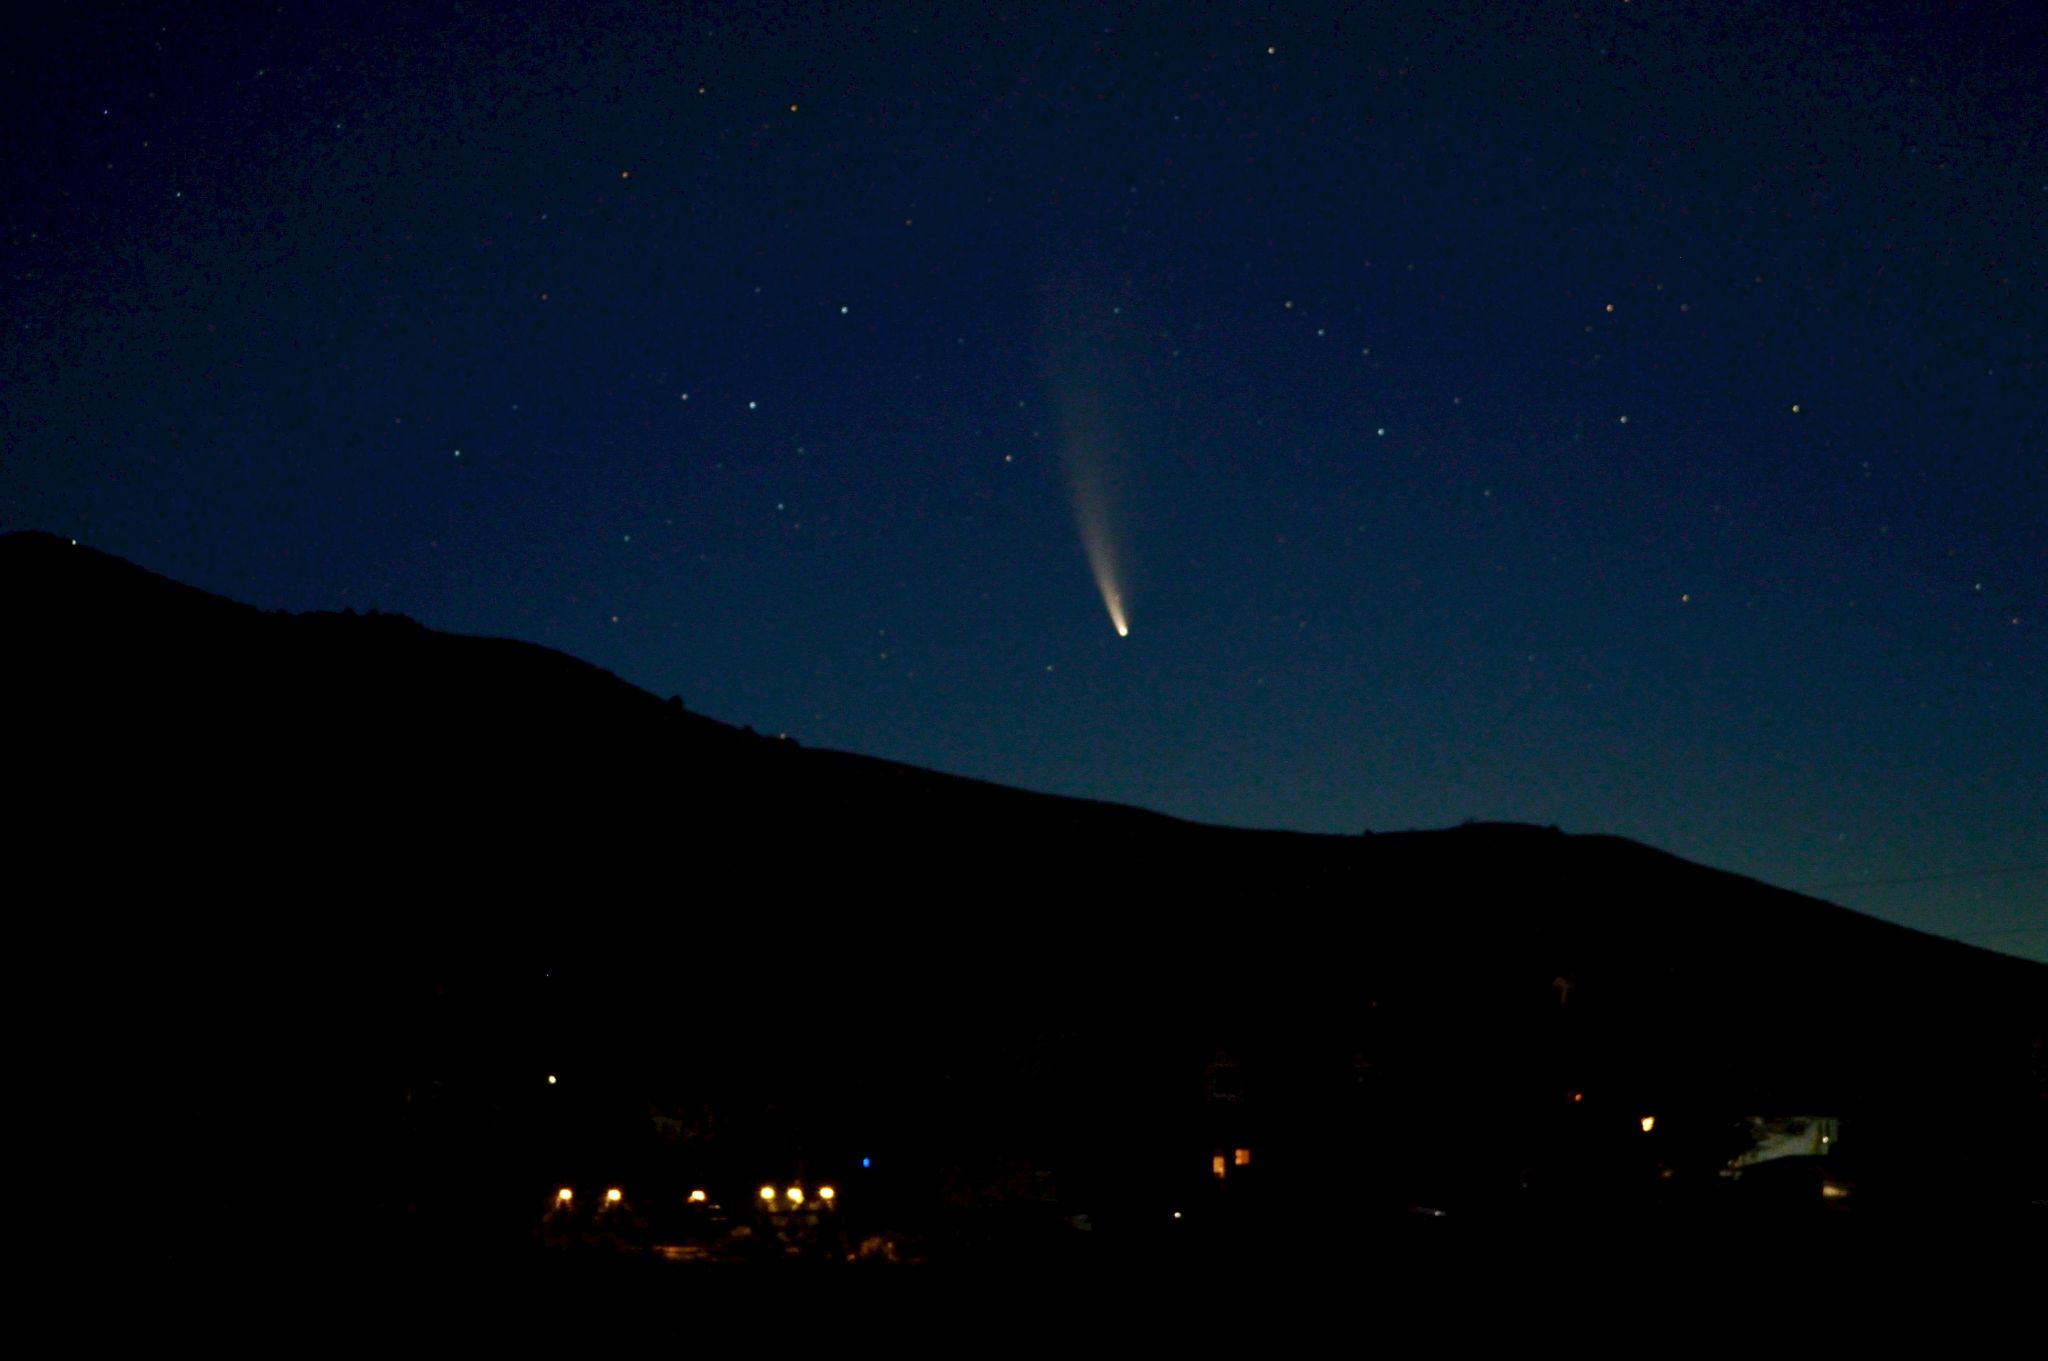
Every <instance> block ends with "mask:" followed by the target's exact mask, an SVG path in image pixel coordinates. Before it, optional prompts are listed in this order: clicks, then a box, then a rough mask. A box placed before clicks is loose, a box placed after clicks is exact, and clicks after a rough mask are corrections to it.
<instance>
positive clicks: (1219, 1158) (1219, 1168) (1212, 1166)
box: [1209, 1153, 1226, 1178]
mask: <svg viewBox="0 0 2048 1361" xmlns="http://www.w3.org/2000/svg"><path fill="white" fill-rule="evenodd" d="M1209 1171H1210V1172H1211V1173H1212V1174H1213V1175H1215V1176H1216V1177H1218V1178H1221V1177H1222V1176H1223V1175H1224V1172H1225V1171H1226V1169H1225V1167H1224V1165H1223V1155H1222V1154H1221V1153H1218V1154H1217V1155H1216V1156H1215V1157H1213V1158H1211V1159H1209Z"/></svg>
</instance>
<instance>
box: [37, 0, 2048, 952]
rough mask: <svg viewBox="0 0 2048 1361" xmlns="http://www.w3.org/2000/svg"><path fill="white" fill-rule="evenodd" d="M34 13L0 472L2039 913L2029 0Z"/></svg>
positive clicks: (740, 638)
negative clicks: (1114, 610) (1120, 623)
mask: <svg viewBox="0 0 2048 1361" xmlns="http://www.w3.org/2000/svg"><path fill="white" fill-rule="evenodd" d="M50 8H51V10H52V12H51V13H47V14H44V15H43V16H41V17H40V18H39V19H37V20H35V21H33V22H31V21H28V20H24V19H21V18H14V19H9V20H6V21H5V22H6V23H7V24H8V25H9V26H10V28H9V30H8V31H7V32H6V33H5V34H0V67H4V71H5V80H4V90H0V101H4V103H0V108H4V115H0V189H4V198H0V212H4V221H0V226H4V235H0V240H4V243H5V262H6V274H5V277H6V286H5V293H4V300H5V308H4V314H0V322H4V327H5V330H4V335H5V339H4V342H0V421H4V434H0V528H6V529H27V528H37V529H47V530H51V531H54V532H57V533H61V534H65V535H69V536H74V537H76V538H78V539H79V540H80V541H81V542H87V543H90V544H92V545H94V546H95V547H98V548H101V549H104V550H106V551H109V552H112V553H115V554H118V555H121V556H123V557H127V558H129V559H132V560H134V561H136V562H138V563H140V564H142V565H144V566H146V567H149V568H151V569H152V570H155V571H158V572H162V573H164V574H166V575H169V576H172V577H176V578H179V579H181V580H185V581H189V582H191V583H193V584H196V585H199V586H202V587H204V588H206V589H208V590H212V591H216V592H219V593H221V594H224V595H228V596H232V597H235V598H237V599H241V600H245V601H248V602H250V603H253V604H256V605H260V606H263V607H265V608H284V609H292V610H308V609H340V608H344V607H353V608H355V609H358V610H363V609H368V608H371V607H376V608H380V609H382V610H385V611H387V612H401V613H404V614H409V615H411V616H413V617H415V618H417V619H419V620H421V621H422V622H424V623H426V624H429V625H432V626H434V627H436V628H442V629H448V630H454V631H459V632H469V633H486V634H503V635H510V636H515V637H519V638H526V639H531V640H534V641H537V642H541V643H545V644H548V645H550V646H553V647H556V648H560V649H562V650H563V651H566V652H569V653H572V654H574V655H576V656H579V657H583V658H586V659H588V660H590V661H592V662H595V663H597V664H599V665H601V666H604V667H606V668H608V669H610V670H612V671H615V672H617V673H618V674H619V675H620V676H622V677H624V678H626V679H627V680H630V681H632V682H634V683H636V684H638V685H641V686H643V687H645V688H647V689H649V690H652V691H655V692H656V693H658V694H662V695H668V694H672V693H673V694H680V695H681V696H682V697H683V699H684V701H685V703H687V704H688V705H689V706H690V707H691V708H693V709H695V710H697V711H699V712H702V713H706V714H709V715H712V716H713V717H717V718H720V719H724V720H726V721H728V722H732V723H736V724H738V723H744V724H750V725H752V726H753V727H755V728H757V729H759V730H762V731H764V732H785V731H786V732H788V733H789V734H790V735H791V736H793V737H796V738H798V739H799V740H801V741H803V742H804V743H806V744H807V745H813V746H824V747H834V748H841V749H847V750H852V751H859V752H864V753H869V754H873V755H877V756H886V757H890V758H894V759H898V760H903V761H909V762H913V763H916V764H919V765H926V766H932V767H936V768H938V769H942V770H947V771H954V772H959V773H962V774H968V775H974V776H978V777H982V778H986V779H991V780H997V781H1002V782H1005V783H1011V784H1017V785H1022V786H1026V787H1029V788H1033V789H1043V790H1050V791H1054V792H1058V793H1064V794H1075V795H1083V796H1088V797H1094V798H1103V799H1112V800H1117V801H1121V802H1129V803H1135V804H1139V805H1143V806H1146V807H1150V808H1155V809H1159V810H1162V811H1165V812H1169V813H1174V814H1177V815H1181V816H1185V817H1190V818H1197V819H1203V820H1209V821H1216V822H1223V823H1231V824H1241V825H1251V826H1264V827H1287V828H1297V829H1303V830H1313V831H1333V832H1356V831H1359V830H1361V829H1363V828H1368V827H1370V828H1373V829H1376V830H1396V829H1403V828H1409V827H1437V826H1446V825H1451V824H1455V823H1458V822H1461V821H1463V820H1465V819H1467V818H1478V819H1514V820H1523V821H1531V822H1538V823H1556V824H1559V825H1561V826H1562V827H1564V828H1565V829H1566V830H1567V831H1574V832H1611V833H1617V834H1621V835H1624V836H1629V837H1634V838H1637V839H1640V840H1642V841H1645V842H1648V843H1650V844H1652V845H1655V846H1658V847H1661V848H1664V849H1667V850H1670V851H1673V852H1675V853H1677V854H1680V855H1683V856H1686V857H1689V858H1692V859H1696V860H1700V861H1703V862H1705V863H1707V864H1711V865H1715V866H1719V867H1722V868H1726V869H1731V870H1735V871H1738V872H1740V873H1744V874H1749V875H1754V876H1756V877H1759V878H1762V879H1765V880H1767V881H1769V882H1772V883H1776V884H1781V885H1785V886H1789V887H1796V888H1812V889H1816V890H1819V891H1820V893H1821V896H1824V897H1828V898H1831V899H1833V900H1835V901H1838V902H1842V903H1845V904H1848V905H1850V906H1853V907H1857V908H1860V909H1862V910H1866V911H1869V912H1872V913H1875V914H1877V915H1880V916H1884V917H1887V918H1890V919H1893V920H1897V921H1902V922H1906V923H1908V924H1911V925H1916V926H1920V927H1923V928H1925V929H1929V930H1934V931H1938V932H1942V933H1946V934H1951V935H1961V936H1963V937H1965V938H1967V939H1970V940H1973V941H1975V942H1976V943H1979V944H1983V945H1987V946H1991V947H1993V948H1999V949H2005V950H2010V951H2014V952H2017V953H2023V954H2027V955H2029V956H2031V957H2034V958H2044V959H2048V868H2044V867H2048V633H2044V629H2048V81H2043V80H2042V78H2041V75H2040V72H2041V71H2042V70H2044V69H2048V10H2044V9H2043V8H2042V7H2041V6H2039V5H2037V4H2035V3H2032V2H2031V0H2013V2H2012V3H1986V4H1975V5H1967V6H1956V5H1944V4H1935V3H1932V0H1928V2H1927V3H1922V4H1918V5H1899V4H1887V3H1873V4H1846V3H1844V4H1801V3H1790V4H1786V3H1773V4H1759V3H1745V2H1744V0H1634V2H1633V3H1627V2H1625V0H1589V2H1588V3H1583V4H1579V5H1576V6H1573V5H1558V4H1508V3H1493V2H1492V0H1488V2H1487V3H1459V0H1439V2H1438V3H1433V4H1427V5H1422V4H1406V3H1388V4H1372V5H1361V6H1357V7H1353V8H1348V9H1347V8H1340V7H1335V6H1301V7H1279V8H1266V7H1259V8H1253V7H1250V6H1220V7H1195V6H1186V5H1179V4H1176V5H1167V6H1160V7H1156V8H1153V7H1142V8H1140V7H1107V6H1104V7H1093V6H1082V5H1041V6H1033V7H1025V8H1021V9H1018V10H1015V11H1011V10H1009V9H1008V8H1007V7H996V6H987V5H982V4H971V5H970V4H950V3H947V4H932V5H927V6H908V5H904V6H896V5H884V6H852V5H823V4H797V3H785V4H760V5H748V4H732V3H720V4H712V5H657V4H638V3H611V4H600V3H587V4H583V3H579V4H558V5H525V6H514V5H505V6H499V5H492V4H468V5H461V6H456V5H446V4H410V5H400V4H389V5H380V4H329V5H310V6H301V5H291V6H283V7H279V6H274V5H264V6H249V5H237V4H231V3H192V4H183V5H156V6H151V5H135V6H68V7H50ZM53 26H55V27H53ZM1091 556H1092V558H1093V561H1091ZM1106 596H1109V597H1112V598H1113V599H1114V600H1115V601H1116V602H1117V604H1118V607H1119V608H1120V609H1121V610H1123V611H1124V612H1125V613H1126V615H1127V618H1128V622H1129V629H1130V632H1129V636H1128V637H1120V636H1119V635H1118V632H1117V630H1116V628H1115V627H1114V626H1113V624H1112V618H1111V611H1110V609H1109V602H1108V601H1107V600H1106V599H1105V597H1106ZM134 679H135V683H136V684H138V685H145V684H147V683H148V678H147V677H146V676H137V677H135V678H134ZM1654 906H1655V905H1654V904H1646V905H1645V907H1646V909H1650V910H1653V909H1654ZM1751 925H1754V924H1753V923H1730V926H1731V929H1744V928H1745V927H1748V926H1751Z"/></svg>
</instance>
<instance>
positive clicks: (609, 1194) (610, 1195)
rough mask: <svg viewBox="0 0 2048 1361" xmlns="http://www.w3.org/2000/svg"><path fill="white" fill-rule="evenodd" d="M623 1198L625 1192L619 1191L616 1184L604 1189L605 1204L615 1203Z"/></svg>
mask: <svg viewBox="0 0 2048 1361" xmlns="http://www.w3.org/2000/svg"><path fill="white" fill-rule="evenodd" d="M625 1198H626V1193H625V1192H624V1191H621V1190H620V1189H619V1188H618V1187H616V1186H614V1187H612V1188H611V1189H610V1190H609V1191H606V1192H605V1193H604V1203H605V1204H607V1205H616V1204H618V1203H619V1202H620V1201H622V1200H624V1199H625Z"/></svg>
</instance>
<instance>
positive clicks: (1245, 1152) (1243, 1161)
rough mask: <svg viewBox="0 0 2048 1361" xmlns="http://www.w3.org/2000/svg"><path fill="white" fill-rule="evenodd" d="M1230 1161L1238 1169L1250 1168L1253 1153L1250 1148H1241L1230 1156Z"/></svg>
mask: <svg viewBox="0 0 2048 1361" xmlns="http://www.w3.org/2000/svg"><path fill="white" fill-rule="evenodd" d="M1230 1161H1231V1162H1232V1163H1234V1164H1235V1165H1237V1166H1238V1167H1250V1166H1251V1165H1252V1151H1251V1150H1250V1149H1248V1148H1240V1149H1238V1150H1237V1151H1235V1152H1234V1153H1232V1154H1231V1155H1230Z"/></svg>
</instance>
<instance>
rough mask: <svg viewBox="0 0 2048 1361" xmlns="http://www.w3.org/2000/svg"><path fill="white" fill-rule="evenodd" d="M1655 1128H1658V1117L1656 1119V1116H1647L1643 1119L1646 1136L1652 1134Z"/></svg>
mask: <svg viewBox="0 0 2048 1361" xmlns="http://www.w3.org/2000/svg"><path fill="white" fill-rule="evenodd" d="M1655 1128H1657V1117H1656V1116H1654V1115H1646V1116H1644V1117H1643V1133H1645V1134H1648V1133H1649V1132H1650V1131H1651V1130H1653V1129H1655Z"/></svg>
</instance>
